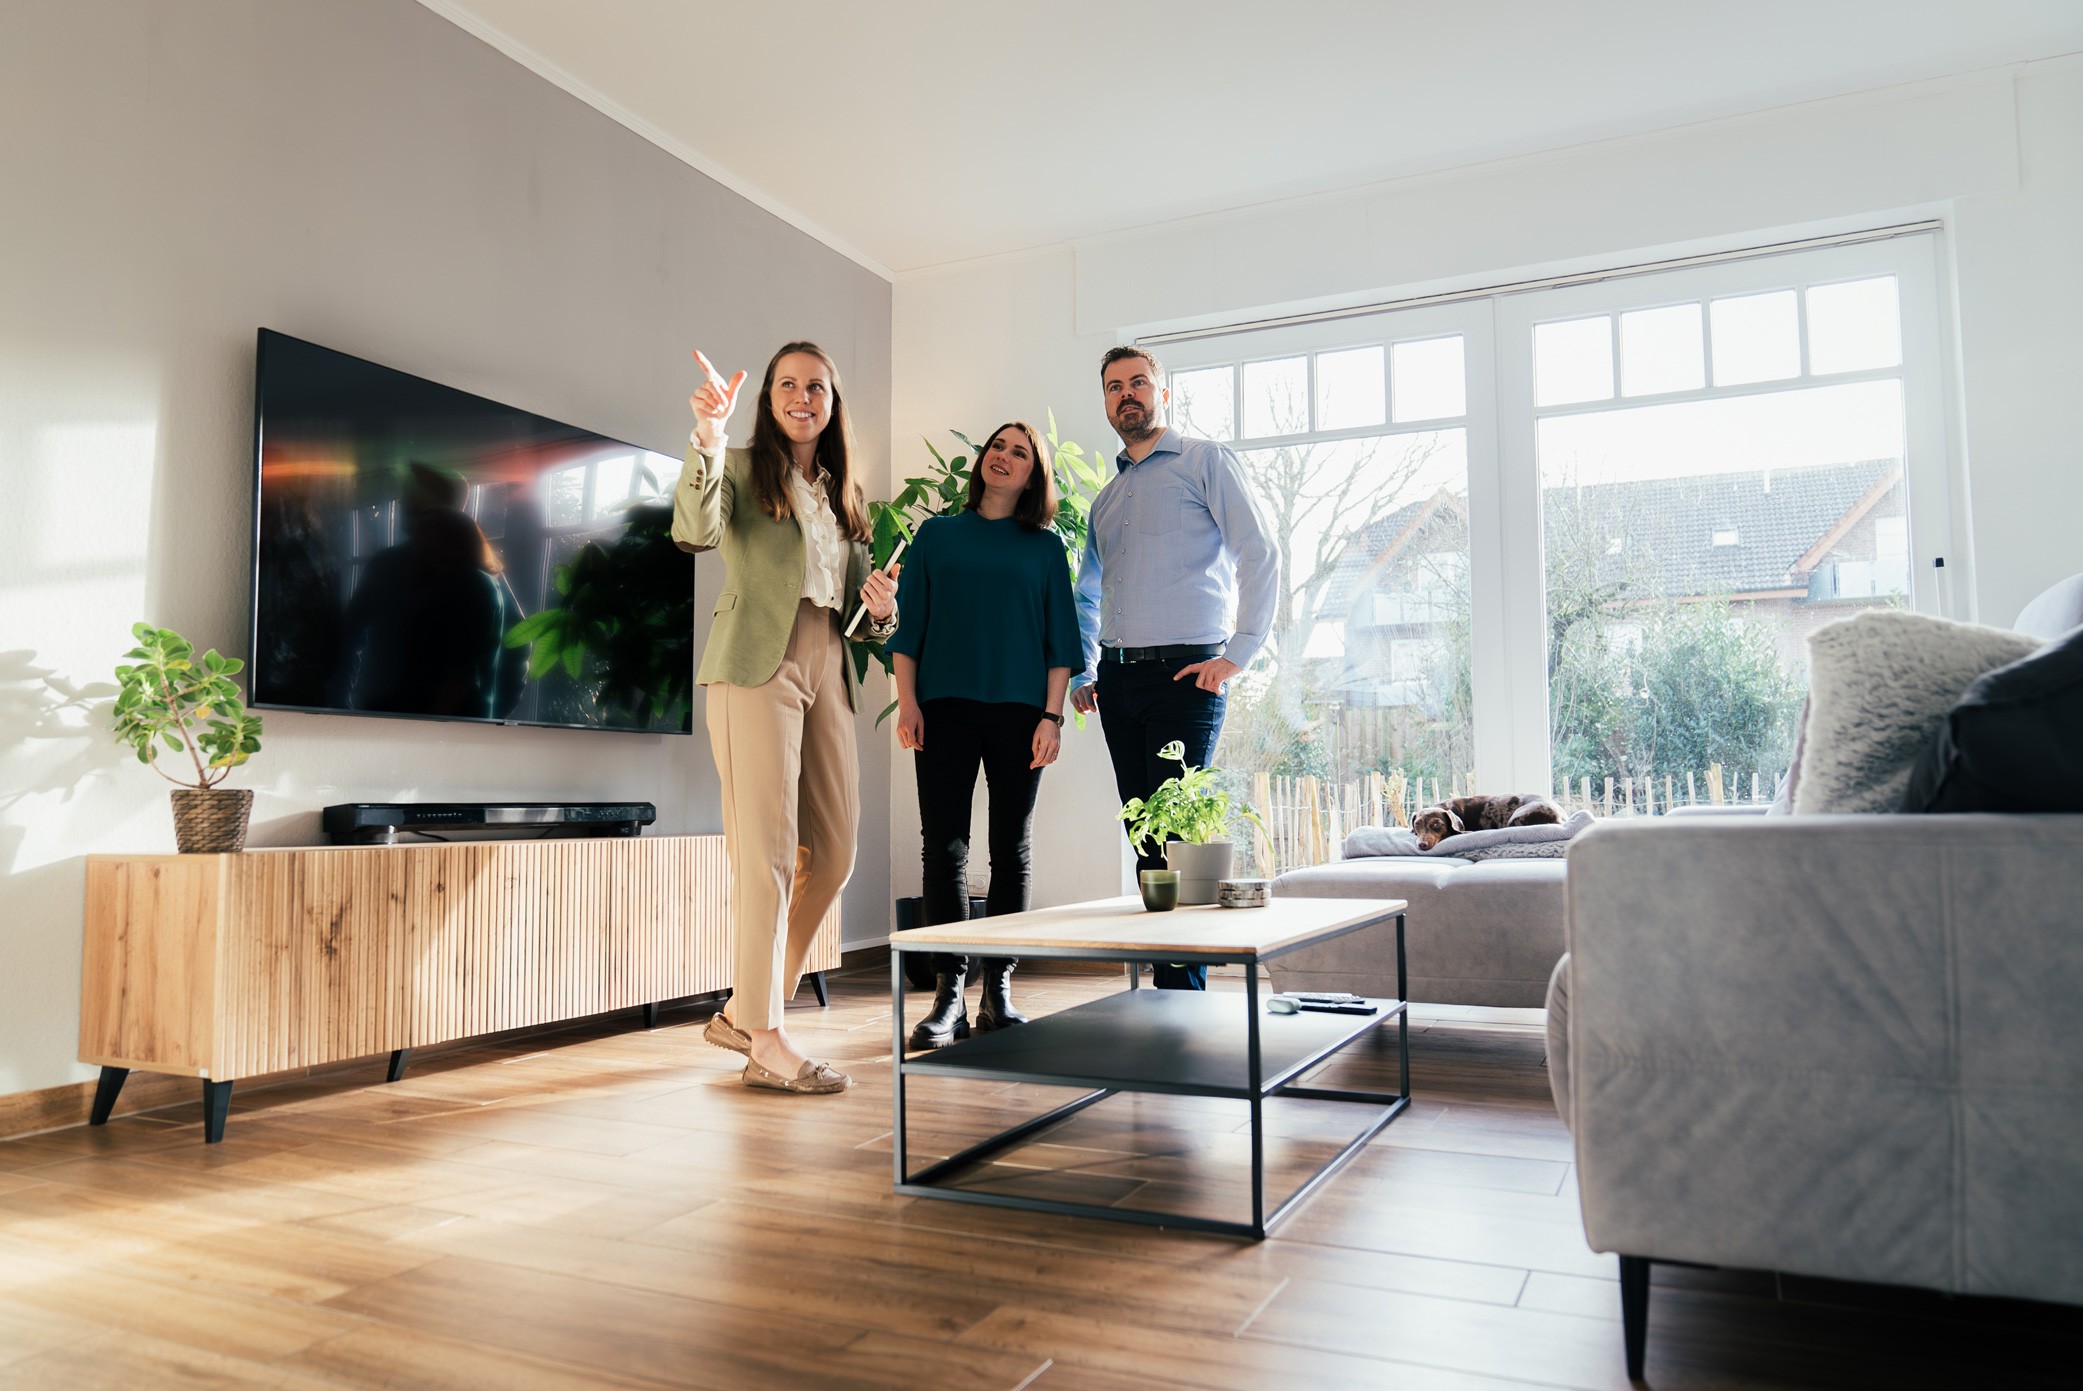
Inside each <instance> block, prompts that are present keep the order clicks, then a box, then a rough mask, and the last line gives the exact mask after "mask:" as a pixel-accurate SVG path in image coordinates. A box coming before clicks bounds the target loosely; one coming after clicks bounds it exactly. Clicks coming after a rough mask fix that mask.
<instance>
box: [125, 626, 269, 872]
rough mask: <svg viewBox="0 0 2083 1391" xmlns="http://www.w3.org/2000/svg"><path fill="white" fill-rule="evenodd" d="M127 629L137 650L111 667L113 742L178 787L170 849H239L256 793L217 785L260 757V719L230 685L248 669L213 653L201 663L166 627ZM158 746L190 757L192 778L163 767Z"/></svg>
mask: <svg viewBox="0 0 2083 1391" xmlns="http://www.w3.org/2000/svg"><path fill="white" fill-rule="evenodd" d="M130 631H131V634H132V636H134V637H135V638H136V639H137V646H136V647H133V648H131V649H130V650H129V651H128V652H126V653H124V654H123V655H124V657H125V658H126V659H127V663H126V665H123V666H119V667H117V668H116V680H117V682H118V683H119V684H120V685H121V688H122V689H121V692H120V693H119V694H118V695H117V696H116V709H115V717H116V737H117V738H118V739H120V740H122V741H123V742H124V743H126V744H128V745H130V746H131V747H132V748H133V749H135V750H137V761H138V762H140V763H145V764H150V765H151V767H152V769H153V771H155V772H157V773H158V774H159V775H160V776H161V777H163V778H165V779H166V780H167V781H168V782H171V783H174V784H176V785H177V790H176V791H175V792H174V793H173V794H172V797H173V803H174V844H175V846H176V847H177V848H178V849H179V850H180V852H181V853H182V854H184V855H191V854H212V853H221V852H226V851H234V850H240V849H243V848H244V847H245V844H246V822H247V818H248V817H249V816H250V815H251V814H252V811H253V792H252V790H251V789H249V788H237V789H232V788H221V787H219V786H218V785H217V784H219V783H221V782H223V781H224V779H225V778H227V777H229V776H230V774H231V770H232V769H234V768H236V767H238V766H239V765H240V764H241V763H244V762H245V761H246V760H247V759H248V758H251V757H252V756H253V755H254V754H256V753H258V752H259V751H260V716H258V715H251V714H248V713H247V712H246V707H245V704H244V703H243V702H242V701H241V700H240V699H239V688H238V687H237V686H235V685H233V684H232V680H231V678H232V677H233V676H235V675H237V674H238V673H239V671H240V670H241V669H243V668H244V667H245V665H246V664H245V663H244V662H241V661H239V660H238V659H237V658H235V657H224V656H220V655H219V654H218V653H217V651H216V649H214V648H212V649H211V650H210V651H208V652H205V653H203V654H202V655H201V656H200V657H198V656H196V655H195V645H194V644H193V643H191V642H189V641H188V639H186V638H184V637H182V636H181V635H180V634H179V633H176V632H174V631H173V630H172V629H169V628H155V627H153V626H152V625H151V624H149V623H140V624H138V625H137V626H136V627H134V628H132V629H131V630H130ZM131 663H134V664H131ZM162 746H164V748H165V749H167V750H169V751H171V752H173V753H176V754H181V753H185V754H187V755H188V761H189V763H190V765H191V766H192V767H193V769H194V772H195V776H194V777H193V778H192V779H190V778H177V777H175V776H174V775H173V774H171V773H169V772H167V771H166V769H164V768H162V767H160V766H159V754H160V751H161V747H162Z"/></svg>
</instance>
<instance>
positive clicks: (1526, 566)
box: [1152, 230, 1971, 790]
mask: <svg viewBox="0 0 2083 1391" xmlns="http://www.w3.org/2000/svg"><path fill="white" fill-rule="evenodd" d="M1939 235H1940V234H1939V233H1938V232H1937V231H1935V230H1918V231H1914V232H1910V233H1907V234H1903V235H1891V236H1884V237H1881V238H1875V239H1865V240H1858V241H1853V242H1849V243H1848V244H1844V245H1834V246H1824V247H1812V248H1808V249H1802V250H1793V251H1785V252H1774V253H1769V254H1764V253H1756V254H1738V255H1732V256H1729V257H1726V258H1721V259H1717V260H1713V261H1710V262H1707V263H1704V264H1701V263H1692V264H1688V265H1685V266H1682V267H1678V268H1670V269H1643V270H1639V271H1635V270H1629V271H1626V272H1620V273H1615V274H1614V275H1612V276H1610V277H1606V278H1601V279H1597V280H1593V281H1591V282H1590V283H1582V284H1567V285H1563V286H1559V287H1555V286H1549V287H1537V288H1528V289H1523V290H1514V289H1511V288H1505V289H1501V290H1498V291H1495V292H1492V293H1489V294H1471V295H1468V296H1463V297H1457V298H1453V299H1450V300H1448V301H1446V302H1435V303H1427V304H1423V305H1416V306H1412V307H1408V308H1402V309H1398V308H1393V307H1391V308H1385V309H1382V310H1380V311H1377V312H1373V313H1366V314H1349V313H1342V314H1339V315H1337V316H1335V317H1332V318H1328V319H1323V320H1316V321H1310V320H1300V321H1291V322H1284V323H1279V324H1274V325H1270V326H1267V327H1264V328H1254V329H1242V330H1234V331H1230V332H1221V331H1215V332H1211V333H1208V334H1196V335H1194V336H1191V337H1177V338H1173V337H1170V336H1166V337H1164V338H1162V339H1158V340H1156V341H1153V343H1152V348H1153V351H1155V352H1156V353H1157V354H1158V357H1159V359H1160V360H1161V361H1163V363H1164V364H1165V368H1166V371H1167V373H1171V372H1184V371H1193V370H1197V369H1201V368H1207V367H1215V366H1221V365H1223V364H1231V365H1232V370H1233V371H1234V373H1235V376H1234V378H1233V383H1234V390H1233V394H1232V401H1233V409H1234V410H1235V420H1234V422H1233V429H1234V430H1237V431H1241V429H1242V426H1243V416H1244V392H1243V365H1244V364H1245V363H1246V362H1259V361H1266V360H1269V359H1274V358H1282V357H1294V356H1304V355H1306V356H1308V357H1309V358H1310V363H1311V365H1310V378H1309V383H1308V407H1309V419H1310V423H1311V424H1312V425H1314V423H1315V419H1316V409H1317V401H1316V383H1315V366H1314V358H1315V355H1316V354H1318V353H1328V352H1337V351H1340V350H1342V349H1346V348H1354V347H1363V346H1369V345H1372V344H1376V343H1379V344H1381V345H1382V346H1383V354H1382V357H1383V368H1384V373H1385V374H1386V373H1388V372H1389V371H1391V370H1392V364H1393V359H1394V346H1395V344H1397V343H1401V342H1414V341H1419V340H1423V339H1428V338H1438V337H1442V336H1446V335H1450V334H1459V335H1460V336H1461V338H1462V342H1463V358H1462V361H1463V370H1464V374H1465V384H1466V388H1467V398H1466V402H1465V414H1463V415H1461V416H1458V417H1451V418H1446V419H1440V420H1427V421H1420V422H1411V423H1408V424H1396V423H1393V420H1392V417H1393V415H1394V411H1395V406H1394V394H1393V391H1392V389H1391V383H1390V382H1389V381H1388V380H1387V378H1386V375H1385V378H1384V382H1383V414H1384V417H1385V419H1384V423H1383V424H1382V425H1380V426H1367V427H1364V428H1357V429H1347V430H1333V431H1322V432H1318V431H1314V430H1312V431H1311V432H1309V433H1306V434H1300V435H1287V436H1279V437H1272V438H1263V439H1261V438H1245V437H1241V436H1240V437H1238V438H1234V439H1231V440H1229V441H1226V443H1228V444H1229V446H1230V447H1231V448H1232V449H1235V450H1237V451H1238V452H1239V453H1243V452H1246V451H1248V450H1253V449H1264V448H1272V447H1276V446H1280V445H1291V444H1316V443H1330V442H1333V441H1337V440H1343V439H1353V438H1369V437H1374V436H1381V435H1404V434H1422V433H1429V432H1433V431H1437V430H1445V429H1457V428H1458V429H1465V430H1466V431H1467V451H1468V504H1469V506H1468V510H1469V536H1468V544H1469V597H1470V633H1469V642H1470V682H1471V687H1472V689H1471V705H1472V718H1473V721H1474V726H1475V727H1474V731H1473V749H1474V761H1475V768H1474V770H1473V771H1474V774H1475V778H1476V784H1477V786H1479V787H1485V788H1512V789H1516V790H1530V789H1535V788H1546V787H1548V786H1550V783H1551V780H1552V777H1553V770H1552V765H1551V751H1550V747H1549V711H1548V678H1547V579H1546V560H1545V556H1544V544H1543V531H1542V526H1541V480H1540V469H1539V464H1538V458H1537V453H1536V433H1535V431H1536V425H1537V422H1538V420H1539V419H1540V418H1542V417H1546V416H1550V415H1560V414H1567V413H1581V412H1586V411H1603V410H1613V409H1624V408H1630V407H1639V406H1649V405H1663V404H1668V403H1673V402H1683V401H1694V400H1719V399H1727V398H1731V397H1738V396H1753V395H1766V394H1772V393H1776V392H1782V391H1788V390H1797V389H1801V388H1804V387H1811V386H1820V385H1824V384H1836V383H1841V382H1855V381H1870V380H1879V379H1890V378H1897V377H1899V378H1900V379H1901V380H1902V382H1903V403H1904V414H1905V419H1904V422H1903V438H1904V459H1903V477H1904V486H1905V487H1906V488H1907V490H1908V504H1909V515H1910V522H1909V547H1910V604H1911V607H1912V608H1914V609H1915V610H1917V611H1919V612H1926V613H1946V612H1948V611H1949V610H1950V608H1951V606H1952V600H1951V591H1950V590H1948V588H1947V580H1946V576H1948V575H1951V576H1953V577H1954V579H1953V580H1952V583H1953V584H1956V585H1959V586H1961V587H1962V588H1961V592H1962V593H1966V592H1969V591H1968V589H1967V586H1968V585H1969V583H1970V576H1971V571H1970V570H1969V569H1968V568H1967V566H1966V551H1965V548H1964V546H1962V545H1956V544H1955V543H1956V539H1964V538H1959V537H1958V533H1957V531H1956V526H1955V520H1954V508H1953V506H1952V500H1953V497H1954V495H1955V493H1956V491H1957V486H1956V480H1957V469H1956V467H1955V465H1954V459H1953V453H1954V451H1953V424H1952V421H1951V419H1950V412H1949V409H1948V400H1949V397H1948V391H1949V386H1948V382H1949V376H1948V373H1947V369H1946V364H1945V358H1944V353H1943V348H1942V343H1943V339H1942V336H1941V309H1940V300H1939V292H1938V237H1939ZM1882 275H1893V276H1894V277H1895V278H1896V283H1897V295H1898V305H1899V312H1900V315H1901V332H1902V362H1901V364H1900V365H1899V366H1897V367H1889V368H1880V369H1873V370H1868V371H1860V372H1843V373H1832V374H1829V375H1827V376H1822V377H1811V376H1809V375H1808V335H1807V296H1806V294H1805V293H1802V294H1800V295H1799V297H1798V305H1799V316H1800V317H1799V320H1798V324H1799V328H1800V346H1801V369H1802V375H1800V376H1798V377H1793V378H1787V379H1783V380H1779V381H1769V382H1754V383H1746V384H1743V385H1740V386H1727V387H1716V386H1714V385H1713V369H1712V358H1711V354H1709V355H1707V356H1705V357H1704V359H1703V360H1704V362H1705V373H1704V383H1705V384H1704V385H1703V386H1701V387H1700V388H1699V389H1697V390H1691V391H1676V392H1659V393H1656V394H1654V395H1643V396H1632V397H1626V396H1622V395H1621V394H1620V392H1621V390H1622V389H1623V382H1622V372H1621V362H1620V357H1619V316H1620V314H1622V313H1623V312H1626V311H1628V310H1634V309H1644V308H1654V307H1659V306H1663V305H1670V304H1682V303H1687V302H1692V301H1698V302H1699V303H1700V304H1701V305H1702V314H1701V331H1702V335H1703V338H1705V337H1706V336H1708V335H1710V334H1711V313H1710V312H1709V311H1708V309H1707V308H1706V306H1707V305H1708V304H1709V302H1711V301H1712V300H1715V299H1721V298H1726V297H1729V296H1732V295H1745V294H1756V293H1761V292H1765V291H1770V290H1778V289H1795V290H1797V291H1805V289H1806V288H1807V287H1809V286H1811V285H1818V284H1830V283H1835V282H1841V281H1849V280H1862V279H1869V278H1872V277H1875V276H1882ZM1599 314H1610V315H1611V316H1613V321H1612V332H1613V344H1614V395H1613V397H1612V399H1610V400H1607V401H1599V402H1583V403H1576V404H1572V405H1567V406H1551V407H1538V408H1536V407H1535V405H1534V379H1533V326H1534V325H1535V324H1536V323H1547V322H1553V321H1559V320H1566V319H1577V318H1585V317H1590V316H1595V315H1599ZM1940 557H1945V559H1946V569H1945V570H1943V571H1941V570H1936V569H1935V568H1934V562H1936V561H1937V560H1938V559H1939V558H1940Z"/></svg>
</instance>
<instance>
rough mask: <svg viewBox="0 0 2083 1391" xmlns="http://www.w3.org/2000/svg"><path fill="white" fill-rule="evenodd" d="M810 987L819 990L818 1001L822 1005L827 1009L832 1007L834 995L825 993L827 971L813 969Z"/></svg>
mask: <svg viewBox="0 0 2083 1391" xmlns="http://www.w3.org/2000/svg"><path fill="white" fill-rule="evenodd" d="M810 988H811V989H812V990H815V991H816V992H817V1002H818V1003H819V1004H820V1005H823V1006H824V1007H825V1008H827V1009H829V1008H831V1004H832V997H831V996H830V995H827V994H826V993H825V973H824V972H823V971H812V972H811V973H810Z"/></svg>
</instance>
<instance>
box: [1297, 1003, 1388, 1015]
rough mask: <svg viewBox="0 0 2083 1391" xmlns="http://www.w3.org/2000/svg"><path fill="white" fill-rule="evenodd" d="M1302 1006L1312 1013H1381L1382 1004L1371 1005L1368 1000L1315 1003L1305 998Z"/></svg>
mask: <svg viewBox="0 0 2083 1391" xmlns="http://www.w3.org/2000/svg"><path fill="white" fill-rule="evenodd" d="M1301 1008H1303V1009H1306V1010H1308V1011H1309V1012H1310V1013H1312V1014H1380V1013H1381V1006H1379V1005H1370V1004H1368V1003H1367V1002H1366V1001H1365V1000H1354V1001H1353V1002H1352V1003H1350V1004H1343V1005H1315V1004H1310V1003H1309V1002H1308V1001H1306V1000H1304V1001H1302V1002H1301Z"/></svg>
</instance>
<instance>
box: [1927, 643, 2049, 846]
mask: <svg viewBox="0 0 2083 1391" xmlns="http://www.w3.org/2000/svg"><path fill="white" fill-rule="evenodd" d="M1902 809H1903V810H1904V811H1910V812H1924V811H1930V812H1959V811H2023V812H2075V811H2083V628H2079V629H2077V630H2076V631H2074V632H2072V633H2070V634H2069V635H2068V636H2067V637H2065V638H2063V639H2062V640H2061V641H2059V642H2055V643H2050V644H2048V645H2047V646H2046V647H2044V648H2041V649H2040V650H2039V651H2038V652H2036V653H2034V654H2033V655H2032V656H2030V657H2027V658H2025V659H2024V660H2023V661H2019V662H2012V663H2011V664H2010V665H2009V666H2004V667H1998V668H1997V669H1996V670H1995V671H1992V672H1989V673H1987V674H1985V675H1983V676H1980V677H1977V678H1976V680H1975V682H1974V684H1973V685H1971V686H1969V687H1968V688H1967V690H1966V692H1965V693H1964V694H1963V695H1962V696H1961V697H1960V702H1959V704H1957V705H1955V706H1954V707H1953V708H1952V710H1951V711H1950V712H1949V713H1948V714H1947V716H1946V719H1945V722H1944V723H1943V724H1942V725H1940V726H1939V731H1938V737H1937V738H1936V739H1935V740H1934V741H1933V742H1932V744H1931V747H1930V748H1929V749H1928V750H1926V752H1925V754H1924V757H1923V759H1922V760H1921V761H1920V762H1919V763H1918V765H1917V767H1916V769H1915V771H1914V772H1912V773H1911V775H1910V781H1909V791H1908V793H1907V794H1906V795H1905V796H1904V798H1903V802H1902Z"/></svg>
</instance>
